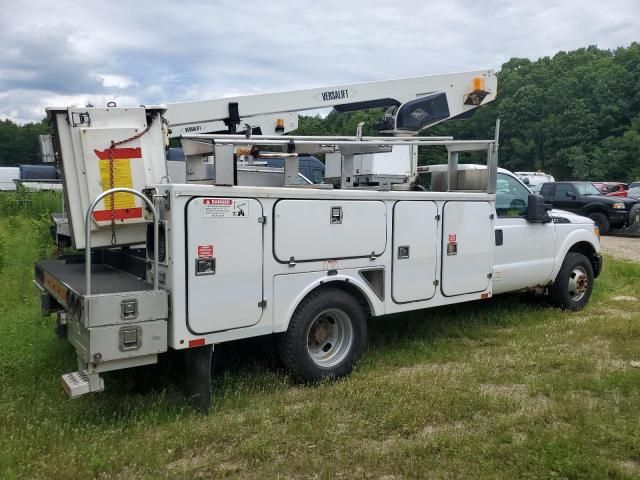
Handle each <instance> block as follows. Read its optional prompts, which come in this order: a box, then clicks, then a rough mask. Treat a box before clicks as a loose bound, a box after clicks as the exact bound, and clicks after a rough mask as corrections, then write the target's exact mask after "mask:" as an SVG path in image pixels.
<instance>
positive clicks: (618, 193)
mask: <svg viewBox="0 0 640 480" xmlns="http://www.w3.org/2000/svg"><path fill="white" fill-rule="evenodd" d="M593 186H594V187H596V188H597V189H598V190H599V191H600V193H602V194H603V195H607V196H609V197H626V196H627V188H628V187H627V184H626V183H622V182H594V183H593Z"/></svg>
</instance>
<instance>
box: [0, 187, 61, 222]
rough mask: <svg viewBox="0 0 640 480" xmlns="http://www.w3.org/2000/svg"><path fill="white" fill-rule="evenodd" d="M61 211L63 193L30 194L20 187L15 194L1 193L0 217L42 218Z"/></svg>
mask: <svg viewBox="0 0 640 480" xmlns="http://www.w3.org/2000/svg"><path fill="white" fill-rule="evenodd" d="M61 211H62V194H61V192H54V191H49V190H43V191H37V192H29V191H27V190H25V189H24V188H22V187H20V186H19V187H18V190H16V191H13V192H10V191H9V192H0V216H14V215H26V216H40V215H49V214H51V213H53V212H61Z"/></svg>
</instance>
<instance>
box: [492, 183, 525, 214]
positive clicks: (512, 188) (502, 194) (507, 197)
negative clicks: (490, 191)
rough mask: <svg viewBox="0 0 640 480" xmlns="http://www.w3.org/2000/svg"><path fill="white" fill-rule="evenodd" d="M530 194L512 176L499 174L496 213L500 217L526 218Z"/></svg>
mask: <svg viewBox="0 0 640 480" xmlns="http://www.w3.org/2000/svg"><path fill="white" fill-rule="evenodd" d="M530 193H531V192H529V190H527V189H526V188H525V187H524V186H523V185H522V184H521V183H520V182H518V181H517V180H516V179H515V178H513V177H512V176H510V175H506V174H504V173H498V181H497V189H496V213H497V214H498V216H499V217H523V216H525V215H526V214H527V202H528V201H529V194H530Z"/></svg>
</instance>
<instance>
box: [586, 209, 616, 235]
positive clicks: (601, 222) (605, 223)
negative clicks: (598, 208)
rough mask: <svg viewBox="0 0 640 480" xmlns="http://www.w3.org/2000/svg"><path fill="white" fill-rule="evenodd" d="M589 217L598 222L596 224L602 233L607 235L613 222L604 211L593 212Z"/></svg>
mask: <svg viewBox="0 0 640 480" xmlns="http://www.w3.org/2000/svg"><path fill="white" fill-rule="evenodd" d="M588 217H589V218H590V219H591V220H593V221H594V222H596V225H597V226H598V228H599V229H600V235H606V234H607V233H609V229H610V228H611V224H610V223H609V219H608V218H607V216H606V215H605V214H604V213H600V212H593V213H590V214H589V215H588Z"/></svg>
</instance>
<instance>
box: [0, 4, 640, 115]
mask: <svg viewBox="0 0 640 480" xmlns="http://www.w3.org/2000/svg"><path fill="white" fill-rule="evenodd" d="M0 8H2V12H3V15H2V16H1V17H0V58H2V60H1V61H0V117H3V118H11V119H14V120H16V121H20V122H24V121H30V120H39V119H40V118H42V116H43V115H44V110H43V109H44V107H45V106H46V105H47V102H50V101H52V100H54V99H55V100H57V101H63V102H64V101H67V100H73V101H74V102H77V103H79V104H84V103H86V101H91V102H92V103H95V104H96V105H99V104H103V103H104V102H105V101H107V100H111V99H114V98H115V99H116V101H118V103H119V104H123V102H127V101H129V100H131V103H132V104H139V103H147V104H152V103H161V102H175V101H181V100H194V99H201V98H214V97H221V96H225V95H227V96H228V95H237V94H238V93H263V92H268V91H278V90H288V89H295V88H306V87H314V86H320V85H331V84H341V83H350V82H358V81H367V80H379V79H385V78H398V77H407V76H416V75H425V74H434V73H444V72H451V71H461V70H472V69H476V68H485V67H493V68H499V67H500V65H501V64H502V63H503V62H505V61H506V60H508V59H509V58H511V57H528V58H533V59H535V58H538V57H540V56H545V55H552V54H554V53H555V52H556V51H558V50H571V49H575V48H579V47H583V46H587V45H590V44H597V45H598V46H600V47H602V48H615V47H617V46H622V45H628V44H629V43H631V42H632V41H634V40H638V38H637V32H638V31H640V4H639V3H638V2H637V0H610V1H609V2H607V4H606V6H603V5H601V4H597V3H594V2H591V3H590V2H584V1H583V0H580V1H578V0H564V1H558V2H540V1H539V0H536V1H534V0H519V1H518V2H515V1H507V0H485V1H484V2H481V3H478V2H477V1H473V0H450V1H440V2H434V1H432V2H425V1H424V0H405V1H403V2H389V1H383V0H352V1H350V2H344V1H338V0H325V1H323V2H318V1H312V0H297V1H293V0H280V1H279V2H261V1H257V0H247V1H243V2H237V1H231V0H218V1H215V2H195V1H194V0H189V1H183V2H179V3H178V2H171V1H168V0H153V1H152V0H141V1H138V2H129V1H126V0H116V1H111V2H85V3H78V2H75V1H73V0H58V1H56V2H47V1H44V0H41V1H33V2H10V3H9V0H0ZM69 12H73V16H70V15H69Z"/></svg>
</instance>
